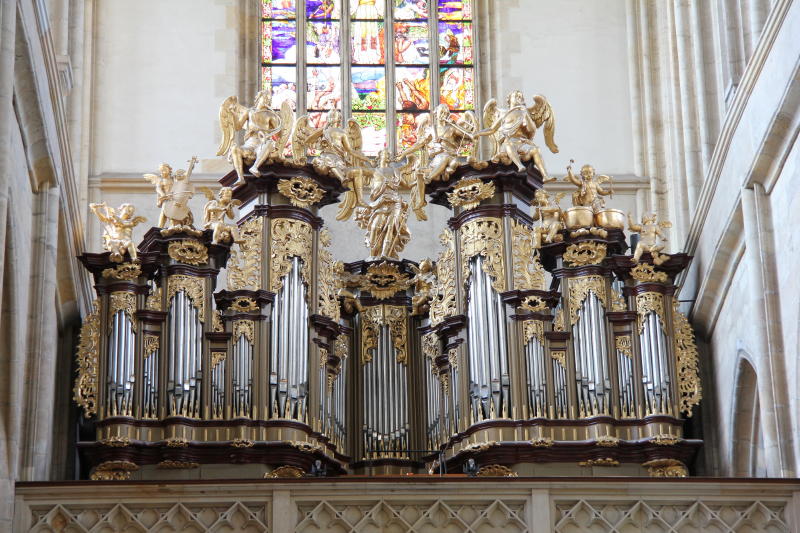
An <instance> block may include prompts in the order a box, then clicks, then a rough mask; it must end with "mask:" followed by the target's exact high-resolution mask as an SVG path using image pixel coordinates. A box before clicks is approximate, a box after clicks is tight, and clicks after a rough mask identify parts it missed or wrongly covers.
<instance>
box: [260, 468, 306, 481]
mask: <svg viewBox="0 0 800 533" xmlns="http://www.w3.org/2000/svg"><path fill="white" fill-rule="evenodd" d="M305 475H306V473H305V471H303V469H302V468H297V467H296V466H289V465H284V466H279V467H278V468H276V469H275V470H273V471H272V472H268V473H266V474H264V478H265V479H270V478H272V479H275V478H284V479H285V478H300V477H305Z"/></svg>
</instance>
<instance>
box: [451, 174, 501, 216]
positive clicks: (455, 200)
mask: <svg viewBox="0 0 800 533" xmlns="http://www.w3.org/2000/svg"><path fill="white" fill-rule="evenodd" d="M492 196H494V183H493V182H491V181H490V182H488V183H485V182H483V181H481V179H480V178H462V179H460V180H459V181H458V182H457V183H456V184H455V185H453V191H452V192H449V193H447V201H449V202H450V206H451V207H463V208H464V209H465V210H468V209H472V208H473V207H477V206H478V204H480V203H481V201H482V200H486V199H487V198H491V197H492Z"/></svg>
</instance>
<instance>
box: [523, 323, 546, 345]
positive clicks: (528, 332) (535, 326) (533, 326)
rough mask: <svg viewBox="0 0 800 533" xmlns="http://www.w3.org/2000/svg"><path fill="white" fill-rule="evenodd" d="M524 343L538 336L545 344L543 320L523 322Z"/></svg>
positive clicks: (540, 341)
mask: <svg viewBox="0 0 800 533" xmlns="http://www.w3.org/2000/svg"><path fill="white" fill-rule="evenodd" d="M522 337H523V342H522V345H523V346H525V345H526V344H528V343H529V342H531V339H533V338H534V337H536V340H538V341H539V343H541V344H544V324H543V323H542V321H541V320H525V321H523V322H522Z"/></svg>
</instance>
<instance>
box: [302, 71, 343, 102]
mask: <svg viewBox="0 0 800 533" xmlns="http://www.w3.org/2000/svg"><path fill="white" fill-rule="evenodd" d="M306 84H307V85H308V90H307V91H306V108H307V109H335V108H337V107H341V103H342V69H341V68H340V67H308V68H307V69H306Z"/></svg>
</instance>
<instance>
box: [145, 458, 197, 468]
mask: <svg viewBox="0 0 800 533" xmlns="http://www.w3.org/2000/svg"><path fill="white" fill-rule="evenodd" d="M199 467H200V463H195V462H192V461H174V460H172V459H166V460H164V461H161V462H160V463H158V465H157V466H156V468H158V469H161V470H182V469H190V468H199Z"/></svg>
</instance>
